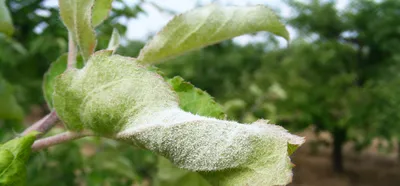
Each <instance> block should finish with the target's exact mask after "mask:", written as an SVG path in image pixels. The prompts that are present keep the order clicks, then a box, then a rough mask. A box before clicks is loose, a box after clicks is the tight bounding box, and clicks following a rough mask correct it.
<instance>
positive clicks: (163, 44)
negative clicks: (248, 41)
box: [138, 4, 289, 63]
mask: <svg viewBox="0 0 400 186" xmlns="http://www.w3.org/2000/svg"><path fill="white" fill-rule="evenodd" d="M259 31H267V32H271V33H274V34H276V35H278V36H281V37H284V38H285V39H286V40H289V33H288V31H287V30H286V28H285V26H284V25H283V24H282V23H281V22H280V21H279V19H278V17H277V16H276V15H275V13H274V12H273V11H272V10H271V9H269V8H267V7H265V6H261V5H258V6H249V7H234V6H232V7H221V6H218V5H215V4H212V5H209V6H205V7H202V8H197V9H194V10H191V11H188V12H186V13H183V14H181V15H178V16H175V17H174V18H173V19H172V20H171V21H170V22H169V23H168V24H167V25H166V26H165V27H164V28H163V29H162V30H161V31H160V32H159V33H158V34H157V35H155V36H154V38H153V39H152V40H151V41H150V42H148V43H147V44H146V46H145V47H144V48H143V49H142V50H141V51H140V54H139V57H138V60H139V61H140V62H141V63H157V62H159V61H162V60H166V59H167V58H170V57H174V56H178V55H181V54H183V53H185V52H188V51H191V50H194V49H198V48H201V47H204V46H207V45H211V44H214V43H217V42H220V41H222V40H226V39H230V38H233V37H236V36H240V35H243V34H250V33H255V32H259Z"/></svg>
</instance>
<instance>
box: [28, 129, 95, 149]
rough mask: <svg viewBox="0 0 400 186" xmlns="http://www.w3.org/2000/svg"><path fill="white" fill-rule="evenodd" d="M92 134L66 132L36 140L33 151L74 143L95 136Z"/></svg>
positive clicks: (86, 132)
mask: <svg viewBox="0 0 400 186" xmlns="http://www.w3.org/2000/svg"><path fill="white" fill-rule="evenodd" d="M93 135H94V134H93V133H92V132H88V131H83V132H64V133H61V134H57V135H54V136H50V137H47V138H43V139H39V140H36V141H35V143H33V145H32V151H38V150H41V149H44V148H47V147H51V146H53V145H57V144H60V143H64V142H68V141H72V140H75V139H79V138H83V137H86V136H93Z"/></svg>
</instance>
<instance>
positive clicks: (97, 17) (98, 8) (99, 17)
mask: <svg viewBox="0 0 400 186" xmlns="http://www.w3.org/2000/svg"><path fill="white" fill-rule="evenodd" d="M112 2H113V0H94V4H93V9H92V25H93V26H94V27H96V26H98V25H99V24H101V23H102V22H103V21H104V20H105V19H106V18H107V17H108V14H109V13H110V10H111V7H112V6H111V4H112Z"/></svg>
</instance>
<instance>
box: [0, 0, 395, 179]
mask: <svg viewBox="0 0 400 186" xmlns="http://www.w3.org/2000/svg"><path fill="white" fill-rule="evenodd" d="M3 2H5V4H6V6H7V7H8V8H9V10H10V12H11V16H12V19H13V24H14V27H15V33H14V34H13V36H12V38H9V37H5V36H4V35H0V142H4V141H7V140H9V139H11V138H13V137H15V136H17V135H18V133H20V132H21V131H22V130H23V129H24V128H25V127H27V126H29V125H30V124H31V123H33V122H34V121H36V120H37V119H39V118H41V117H42V116H44V115H45V114H46V113H48V112H49V111H48V108H47V106H46V103H45V100H44V98H43V94H42V89H41V86H42V85H41V84H42V78H43V74H44V73H45V72H46V71H47V69H48V68H49V66H50V65H51V63H52V62H53V61H55V60H56V59H57V57H58V56H59V55H60V54H62V53H65V52H66V51H67V30H66V29H65V28H64V25H63V24H62V22H61V21H60V19H59V14H58V9H57V4H58V3H57V1H56V0H23V1H22V0H0V6H1V4H2V3H3ZM210 2H211V1H177V0H174V1H161V0H159V1H146V0H141V1H137V0H136V1H127V0H114V3H113V9H112V11H111V15H110V17H109V19H107V20H106V22H105V24H102V26H100V27H99V28H98V29H97V35H98V37H99V43H98V45H97V47H98V49H103V48H106V45H107V43H108V40H109V38H110V35H111V33H112V29H113V27H115V28H117V29H118V31H119V32H120V33H121V35H122V37H123V38H122V46H121V47H120V48H119V49H118V51H117V54H122V55H128V56H132V57H135V56H137V54H138V52H139V50H140V49H141V47H143V45H144V42H145V41H146V40H147V39H148V38H151V36H152V35H154V34H156V31H158V29H160V28H161V26H163V25H164V24H165V23H166V22H167V21H168V20H169V19H170V18H171V17H172V15H174V14H177V13H182V12H183V11H186V10H189V9H191V8H193V7H196V6H202V5H205V4H208V3H210ZM215 2H216V3H220V4H224V5H227V4H230V5H245V4H265V5H268V6H270V7H272V8H273V9H275V10H276V12H277V13H278V14H279V15H280V16H281V18H282V20H284V22H285V23H286V24H287V26H288V28H289V30H290V32H291V37H292V39H291V42H290V44H289V45H287V44H286V42H284V41H283V40H282V39H281V38H276V37H273V36H271V35H269V34H267V33H258V34H255V35H251V36H242V37H239V38H235V39H233V40H230V41H225V42H222V43H219V44H216V45H212V46H209V47H206V48H204V49H201V50H198V51H193V52H190V53H188V54H186V55H184V56H181V57H179V58H174V59H171V60H170V61H168V62H165V63H162V64H160V65H157V67H158V68H159V69H160V70H161V71H162V72H163V74H164V75H165V76H168V77H173V76H175V75H180V76H182V77H183V78H184V79H186V80H188V81H190V82H191V83H193V84H194V85H196V86H197V87H199V88H201V89H203V90H206V91H207V92H208V93H209V94H211V95H212V96H214V97H215V99H216V101H217V102H219V103H220V104H222V105H223V106H224V109H225V111H226V113H227V114H228V116H229V119H234V120H238V121H240V122H253V121H255V120H256V119H257V118H266V119H269V120H271V122H273V123H276V124H278V125H282V126H284V127H285V128H287V129H288V130H290V131H291V132H293V133H297V134H299V135H303V136H305V137H306V138H307V143H306V144H305V145H304V146H302V147H301V148H300V149H299V151H297V152H296V153H295V154H294V155H292V159H293V161H294V164H296V167H295V168H294V180H293V183H292V184H291V185H292V186H297V185H299V186H300V185H305V186H307V185H310V186H314V185H315V186H317V185H326V186H339V185H344V186H346V185H349V186H350V185H351V186H353V185H355V186H358V185H359V186H361V185H362V186H375V185H388V186H390V185H398V184H399V183H400V148H399V147H400V143H399V142H400V19H399V18H400V1H399V0H379V1H378V0H376V1H373V0H351V1H350V0H341V1H334V0H301V1H300V0H297V1H295V0H285V1H268V0H264V1H262V0H258V1H257V0H247V1H215ZM0 13H1V10H0ZM0 15H1V14H0ZM15 103H18V104H15ZM59 126H60V127H59V128H55V129H53V130H52V131H51V133H57V132H59V131H60V130H62V128H61V126H62V124H61V123H60V125H59ZM28 177H29V178H28V185H32V186H42V185H59V186H70V185H81V186H91V185H104V186H111V185H112V186H119V185H121V186H125V185H126V186H133V185H135V186H149V185H159V186H174V185H190V186H192V185H193V186H203V185H204V186H205V185H207V183H206V182H205V181H204V180H202V178H200V177H199V176H197V175H196V174H192V173H188V172H186V171H184V170H180V169H177V168H175V167H173V166H172V165H171V164H170V163H169V162H167V160H165V159H162V158H160V157H157V156H156V155H154V154H152V153H150V152H148V151H145V150H141V149H135V148H133V147H131V146H128V145H125V144H123V143H120V142H115V141H112V140H107V139H100V138H85V139H81V140H77V141H74V142H70V143H67V144H62V145H58V146H55V147H51V148H49V149H47V150H44V151H41V152H39V153H35V154H34V155H33V156H32V157H31V159H30V162H29V164H28Z"/></svg>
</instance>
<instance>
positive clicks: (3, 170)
mask: <svg viewBox="0 0 400 186" xmlns="http://www.w3.org/2000/svg"><path fill="white" fill-rule="evenodd" d="M36 134H37V133H36V132H32V133H30V134H28V135H26V136H23V137H20V138H16V139H13V140H11V141H8V142H7V143H5V144H2V145H0V185H5V186H8V185H9V186H19V185H25V182H26V167H25V164H26V162H27V161H28V159H29V156H30V153H31V145H32V144H33V142H34V141H35V139H36Z"/></svg>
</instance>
